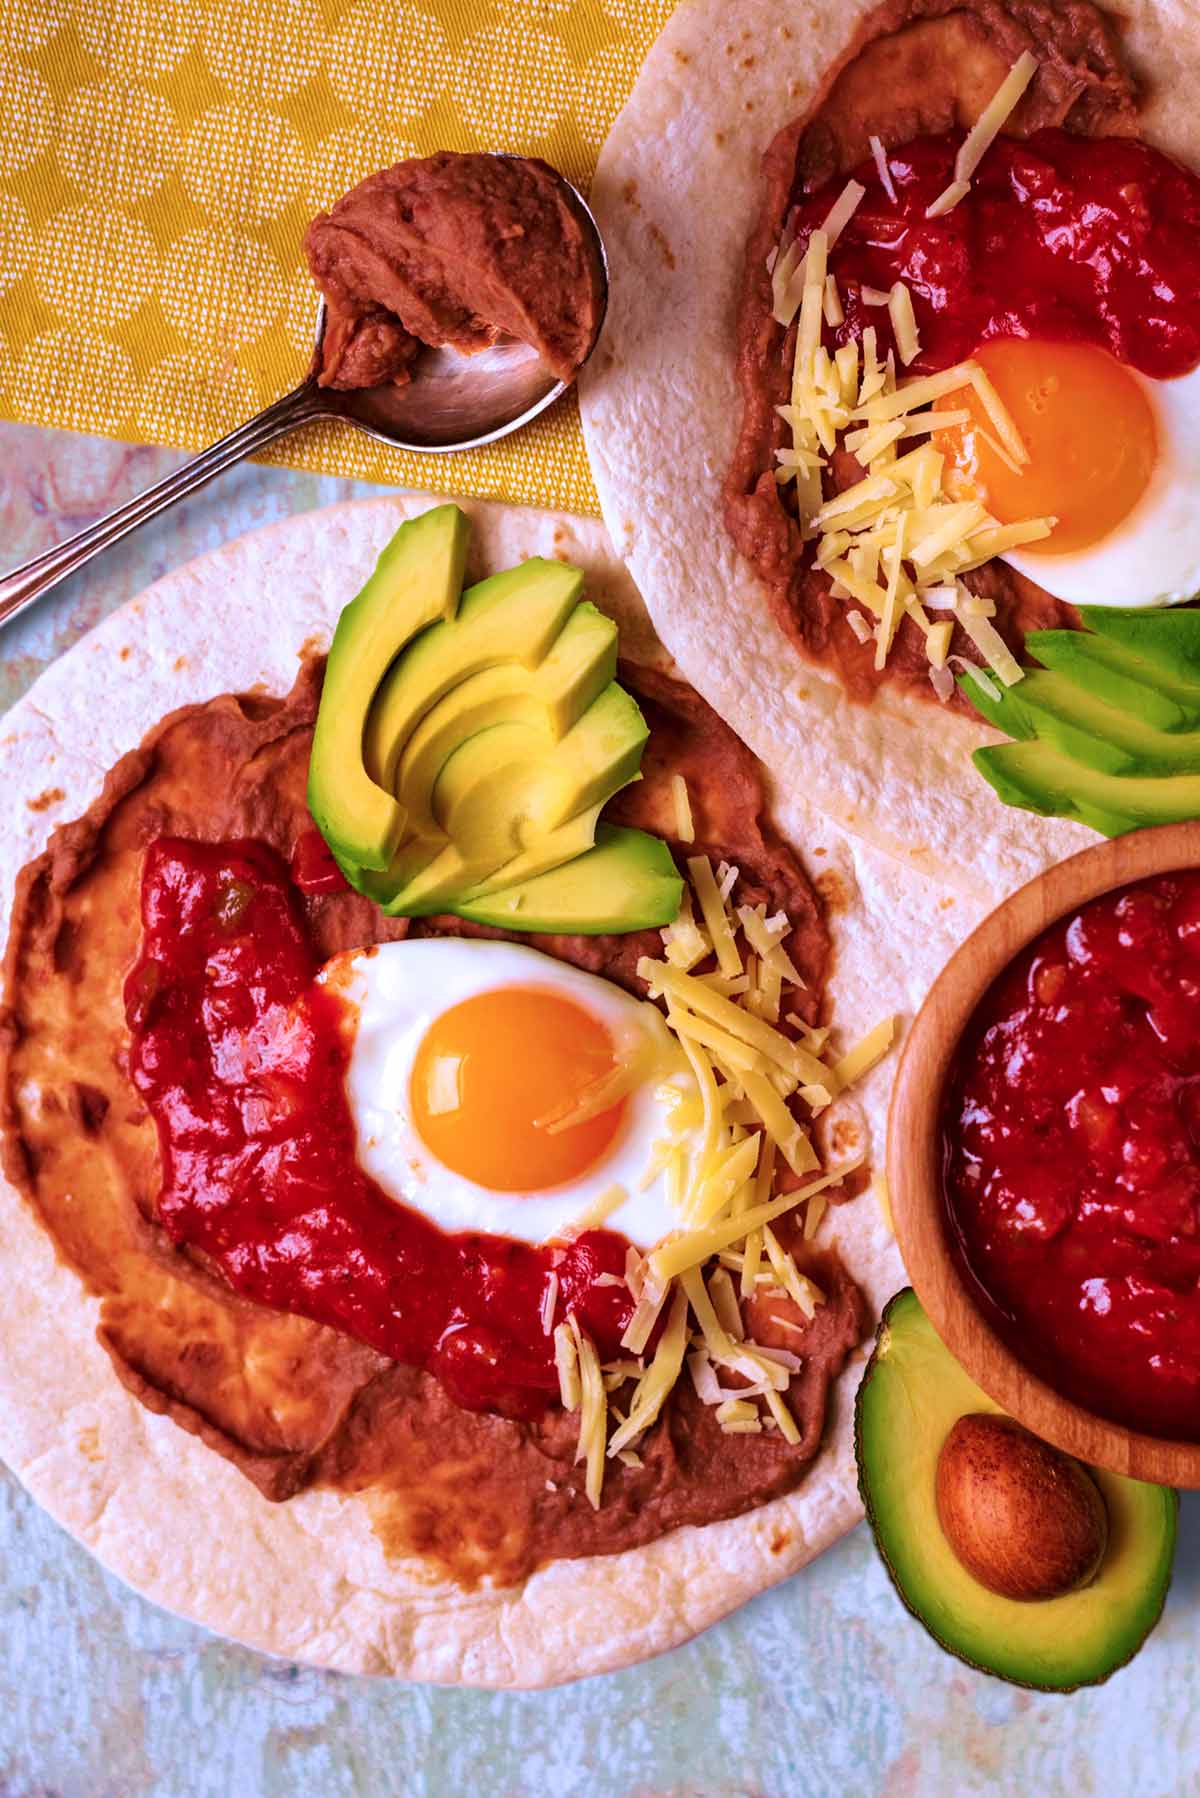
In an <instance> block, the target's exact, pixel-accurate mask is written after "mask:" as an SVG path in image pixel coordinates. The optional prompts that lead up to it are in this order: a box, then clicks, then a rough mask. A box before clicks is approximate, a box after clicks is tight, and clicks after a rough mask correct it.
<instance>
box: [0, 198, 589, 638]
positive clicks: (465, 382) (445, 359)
mask: <svg viewBox="0 0 1200 1798" xmlns="http://www.w3.org/2000/svg"><path fill="white" fill-rule="evenodd" d="M559 180H560V181H562V183H563V186H564V187H566V188H569V189H570V191H571V193H572V194H573V195H574V197H575V199H576V201H577V202H578V204H579V208H580V211H581V214H582V217H583V219H584V220H585V221H586V224H587V226H588V227H590V229H591V231H592V234H593V237H594V240H595V247H596V253H597V256H598V258H599V262H600V269H601V296H600V316H599V318H598V319H597V321H596V331H595V334H594V336H593V338H592V342H591V344H590V346H589V348H588V352H587V353H588V356H590V355H591V353H592V351H593V350H594V349H595V347H596V342H597V339H598V338H599V335H600V330H601V327H602V326H603V323H604V312H605V308H606V306H607V303H608V258H607V256H606V255H605V252H604V241H603V239H602V238H601V236H600V231H599V227H598V226H597V224H596V221H595V219H594V218H593V217H592V214H591V211H590V210H589V208H588V206H587V203H586V201H585V200H584V198H583V196H582V194H580V193H579V192H578V191H577V190H576V189H575V188H574V187H572V186H571V183H570V182H569V181H567V180H566V179H565V178H564V177H563V176H561V175H560V176H559ZM324 334H325V303H324V301H322V302H321V306H320V309H319V311H318V313H317V330H316V341H315V344H314V351H313V361H312V365H311V367H310V369H309V372H308V374H307V375H306V376H305V378H304V380H303V381H301V383H300V385H299V386H298V387H295V388H293V389H292V391H291V393H287V394H284V396H283V398H282V399H279V400H276V401H275V403H274V405H272V406H268V407H267V408H266V410H265V411H264V412H260V413H259V414H258V416H257V418H252V419H250V420H249V422H248V423H246V424H244V425H240V426H239V427H238V429H237V430H236V431H230V433H229V435H228V436H227V437H222V438H220V439H219V441H218V442H216V443H214V444H212V445H211V446H210V447H209V448H208V449H206V450H202V451H201V452H200V454H199V455H198V456H194V457H193V458H192V460H191V461H190V462H185V463H184V464H183V467H182V468H177V469H176V470H175V471H174V473H173V474H169V475H167V476H165V478H164V479H163V480H161V481H156V482H155V484H154V486H153V487H147V488H146V490H145V492H144V493H139V494H138V495H137V497H136V498H135V499H131V500H129V501H128V502H127V503H126V504H125V505H123V506H118V507H117V508H116V509H115V510H114V511H112V512H109V513H106V515H105V516H104V517H103V518H100V519H98V520H97V521H96V523H95V524H93V525H89V526H88V527H87V529H86V530H82V531H79V532H77V533H76V535H75V536H74V537H68V538H67V540H66V542H65V543H59V544H56V545H55V547H54V548H53V549H48V550H45V551H44V552H43V553H42V554H41V555H40V556H34V558H33V559H32V561H29V562H24V563H22V565H21V566H20V567H19V568H14V569H12V570H11V572H10V573H8V574H6V575H4V576H3V577H0V624H4V623H6V622H7V621H8V619H10V618H15V617H16V616H17V614H18V612H23V611H24V610H25V607H26V606H28V605H31V604H32V603H33V601H34V600H35V599H39V598H40V597H41V595H42V594H43V593H46V592H48V591H49V589H50V588H51V587H54V586H57V584H58V582H59V581H61V580H65V579H66V577H67V575H69V574H74V572H75V570H76V569H77V568H82V566H83V564H84V563H85V562H89V561H90V560H91V559H92V557H93V556H95V555H99V553H100V551H101V550H102V549H107V548H108V546H109V544H110V543H116V542H117V541H118V540H119V539H120V538H122V537H124V536H126V535H127V534H128V533H129V532H130V531H132V530H135V529H136V527H137V526H138V525H139V524H144V523H145V522H146V521H147V519H150V518H156V517H157V516H158V514H159V513H160V512H163V511H165V510H166V508H167V507H168V506H173V505H174V504H175V501H176V500H179V499H184V498H186V496H187V495H188V494H189V493H195V492H196V490H197V488H199V487H203V486H205V485H206V484H207V483H208V482H209V481H211V480H212V479H213V477H214V475H218V474H220V473H222V471H223V470H224V469H226V468H230V467H232V465H233V464H234V463H235V462H240V461H241V460H242V458H243V457H244V456H251V455H253V454H254V452H255V451H256V450H260V449H263V448H265V446H266V445H267V444H268V443H270V442H272V441H273V439H274V438H276V437H282V436H283V435H284V433H285V432H286V431H293V430H295V429H296V428H297V426H299V425H306V424H311V422H312V421H313V420H314V419H316V418H344V419H346V420H347V422H348V423H350V424H352V425H355V426H357V428H358V429H359V430H360V431H365V432H366V433H367V435H368V436H369V437H376V438H378V439H379V441H380V442H381V443H391V444H394V445H395V446H396V448H398V449H407V450H416V451H418V452H420V453H423V454H432V455H445V454H447V453H448V452H450V451H451V450H462V449H475V448H477V447H478V446H479V445H480V444H483V443H494V442H495V441H496V439H497V438H499V437H507V436H508V435H509V434H510V433H511V432H513V431H519V430H520V429H521V427H522V425H527V424H528V423H529V421H530V419H533V418H536V417H537V416H538V414H539V413H540V412H544V411H545V410H546V409H547V407H548V406H552V405H553V404H554V402H555V400H557V399H559V398H560V397H561V396H562V394H564V393H565V392H566V390H567V387H568V386H569V385H570V383H569V382H567V381H560V380H559V379H558V377H557V376H556V375H554V374H552V373H551V372H550V370H549V369H548V368H547V367H546V364H545V363H544V362H543V361H542V360H541V358H540V357H539V356H538V353H537V351H536V350H533V349H531V348H530V347H529V345H528V344H524V343H517V342H516V341H515V340H514V339H512V338H501V339H500V341H499V342H497V343H495V344H492V345H491V346H490V347H489V348H488V349H485V350H481V351H480V352H479V353H478V354H477V355H474V356H463V355H460V354H459V353H458V351H456V350H445V349H441V350H438V349H427V350H424V351H423V352H422V353H421V355H420V356H419V357H418V359H417V361H416V362H415V363H414V365H413V377H412V380H411V381H410V382H409V383H408V384H407V385H406V386H403V387H390V386H389V387H362V388H356V389H354V390H352V391H348V392H339V391H338V390H337V389H335V388H332V387H320V386H318V384H317V370H318V369H319V367H320V362H321V355H320V352H321V343H322V339H323V337H324ZM584 360H585V361H586V360H587V357H585V358H584Z"/></svg>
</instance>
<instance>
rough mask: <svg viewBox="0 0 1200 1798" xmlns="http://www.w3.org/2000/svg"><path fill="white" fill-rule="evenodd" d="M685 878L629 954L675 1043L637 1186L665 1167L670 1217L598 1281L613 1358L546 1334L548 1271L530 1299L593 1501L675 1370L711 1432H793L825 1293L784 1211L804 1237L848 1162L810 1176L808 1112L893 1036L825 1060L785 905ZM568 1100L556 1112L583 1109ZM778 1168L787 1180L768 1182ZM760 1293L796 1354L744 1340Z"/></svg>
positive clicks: (584, 1339) (726, 880)
mask: <svg viewBox="0 0 1200 1798" xmlns="http://www.w3.org/2000/svg"><path fill="white" fill-rule="evenodd" d="M689 874H690V876H691V885H692V892H693V895H694V900H695V907H694V908H693V906H692V904H690V903H689V904H687V905H685V907H684V908H683V910H682V911H681V914H680V917H679V918H678V919H676V921H675V923H674V924H672V925H669V926H667V927H666V928H665V929H664V930H663V931H662V933H661V937H662V944H663V955H662V958H661V959H655V958H653V957H649V956H644V957H643V958H642V959H641V961H640V962H639V963H638V973H639V976H640V977H641V978H642V979H643V980H644V981H645V982H646V985H647V988H648V990H649V994H650V998H651V1000H657V1001H658V1002H660V1004H662V1005H664V1006H665V1007H666V1014H667V1024H668V1028H669V1029H670V1031H671V1032H672V1034H673V1036H674V1038H675V1040H676V1042H677V1044H678V1047H679V1050H680V1051H681V1053H682V1061H681V1063H680V1065H679V1066H678V1067H675V1068H673V1069H672V1070H671V1071H670V1072H669V1073H668V1074H666V1075H665V1077H664V1078H662V1079H661V1081H660V1084H659V1085H658V1087H657V1088H656V1095H657V1096H658V1097H659V1099H660V1100H661V1101H662V1103H663V1106H664V1112H665V1117H666V1130H665V1134H664V1136H663V1139H662V1140H661V1141H658V1142H656V1143H655V1145H654V1150H653V1155H652V1157H651V1163H650V1166H649V1168H648V1169H647V1172H646V1175H645V1177H644V1179H643V1181H642V1185H643V1187H644V1186H645V1185H647V1184H649V1183H650V1182H651V1181H652V1180H655V1179H659V1178H661V1177H662V1175H663V1174H664V1172H665V1173H666V1174H667V1177H668V1192H669V1196H670V1200H671V1204H672V1208H673V1210H674V1211H675V1214H676V1216H677V1217H678V1219H679V1227H678V1228H677V1229H676V1230H675V1231H673V1232H672V1233H670V1234H669V1235H668V1236H666V1237H665V1238H663V1239H662V1240H661V1241H660V1242H659V1243H657V1244H656V1245H655V1247H654V1248H653V1249H652V1250H651V1251H650V1252H649V1253H648V1254H642V1253H641V1252H640V1251H639V1250H637V1249H635V1248H632V1247H631V1248H630V1249H629V1250H628V1252H627V1254H626V1260H625V1270H624V1274H623V1275H620V1276H619V1275H616V1274H609V1275H605V1276H603V1279H604V1282H605V1283H606V1284H611V1285H616V1286H624V1287H625V1288H627V1289H628V1292H629V1294H630V1297H631V1299H632V1302H633V1310H632V1314H631V1316H630V1318H629V1322H628V1324H627V1326H626V1328H625V1331H624V1334H623V1336H622V1338H621V1356H620V1357H619V1358H617V1359H615V1360H613V1361H610V1362H608V1363H607V1364H601V1362H600V1360H599V1357H598V1355H597V1353H596V1349H595V1345H594V1344H593V1343H592V1342H591V1340H590V1339H589V1337H588V1336H587V1334H586V1332H584V1331H583V1330H582V1329H581V1327H580V1324H579V1321H578V1319H577V1318H576V1317H575V1316H574V1315H573V1314H572V1315H570V1316H569V1317H568V1319H567V1321H566V1322H565V1323H560V1324H558V1325H557V1326H555V1324H554V1317H555V1312H556V1309H557V1307H558V1304H559V1300H560V1290H559V1283H558V1279H557V1276H556V1275H554V1274H551V1275H550V1277H549V1279H548V1282H547V1286H546V1289H545V1291H544V1294H543V1299H542V1325H543V1328H544V1330H545V1331H546V1333H547V1335H552V1337H553V1343H554V1358H555V1366H556V1369H557V1373H558V1382H559V1394H560V1398H561V1400H562V1403H563V1405H564V1407H565V1408H567V1409H568V1410H570V1411H571V1412H572V1413H574V1414H577V1416H578V1433H577V1443H576V1459H577V1461H579V1462H582V1463H583V1464H584V1467H585V1491H586V1494H587V1497H588V1499H589V1502H590V1503H592V1504H593V1505H598V1504H599V1502H600V1498H601V1494H602V1490H603V1481H604V1477H605V1474H604V1469H605V1465H606V1463H607V1462H608V1461H609V1460H615V1461H617V1463H618V1464H619V1465H620V1466H623V1467H628V1468H630V1469H635V1468H637V1467H639V1466H640V1465H641V1457H640V1456H639V1454H638V1452H637V1450H638V1447H639V1445H640V1444H641V1442H642V1439H643V1437H644V1436H645V1434H646V1432H647V1431H648V1430H650V1429H651V1428H652V1427H653V1426H654V1424H655V1422H656V1421H657V1419H658V1418H659V1416H660V1415H661V1412H662V1408H663V1405H664V1404H665V1403H666V1401H667V1398H668V1396H669V1395H670V1392H671V1390H672V1388H673V1387H674V1385H675V1382H676V1381H677V1380H678V1379H679V1377H680V1374H681V1371H682V1369H683V1367H684V1364H685V1362H686V1364H687V1368H688V1372H689V1374H690V1377H691V1379H692V1382H693V1384H694V1386H695V1388H696V1391H697V1393H698V1395H699V1397H700V1399H701V1401H702V1402H703V1403H704V1404H706V1405H711V1406H713V1407H714V1408H715V1412H716V1419H717V1422H718V1424H719V1425H720V1428H721V1429H722V1430H723V1431H724V1432H726V1433H728V1434H732V1435H737V1434H757V1433H761V1432H763V1431H775V1432H778V1433H779V1434H780V1435H782V1437H783V1438H784V1439H785V1440H786V1441H788V1442H790V1443H795V1442H798V1441H799V1440H800V1432H799V1429H798V1427H797V1424H796V1421H795V1419H794V1418H793V1416H792V1414H791V1411H790V1409H789V1407H788V1404H787V1400H786V1394H787V1391H788V1387H789V1383H790V1381H791V1380H792V1378H793V1376H794V1375H795V1373H797V1372H798V1371H799V1370H800V1369H801V1367H802V1366H803V1361H802V1358H801V1356H802V1352H803V1344H804V1334H805V1330H806V1327H807V1323H808V1322H809V1321H810V1320H811V1319H812V1318H813V1317H815V1315H816V1312H817V1309H818V1307H819V1306H821V1305H822V1304H824V1303H825V1294H824V1293H823V1292H822V1291H821V1289H820V1287H819V1286H818V1285H817V1284H816V1283H815V1282H814V1281H813V1280H812V1279H811V1278H809V1276H808V1275H807V1274H805V1273H804V1272H803V1271H802V1268H801V1266H800V1265H799V1264H798V1262H797V1260H796V1257H795V1255H794V1254H793V1253H792V1251H791V1250H790V1249H789V1248H788V1247H787V1246H786V1245H787V1241H788V1238H787V1236H786V1235H785V1234H781V1231H780V1227H779V1226H780V1220H781V1219H785V1218H792V1219H795V1220H796V1221H795V1224H793V1225H792V1226H791V1227H792V1228H793V1229H794V1231H795V1234H796V1236H797V1237H798V1238H802V1239H804V1240H808V1239H811V1237H812V1236H813V1235H814V1234H815V1233H816V1230H817V1229H818V1227H819V1225H820V1222H821V1219H822V1217H823V1215H824V1211H825V1207H826V1204H827V1202H828V1201H827V1194H828V1193H829V1191H830V1190H831V1189H832V1188H834V1187H836V1186H838V1185H839V1184H840V1183H841V1182H842V1181H844V1180H845V1179H846V1177H847V1176H848V1175H849V1174H850V1173H852V1172H853V1170H854V1169H855V1168H856V1167H857V1166H859V1165H860V1160H861V1158H859V1160H853V1161H849V1162H846V1163H844V1164H842V1165H840V1166H838V1167H836V1168H830V1169H826V1170H825V1171H824V1172H822V1171H821V1167H820V1161H819V1158H818V1156H817V1153H816V1150H815V1148H814V1146H813V1143H812V1140H811V1137H810V1133H809V1129H808V1127H807V1124H806V1123H805V1121H804V1119H805V1117H806V1116H807V1117H813V1116H815V1115H816V1114H817V1113H818V1112H819V1111H821V1110H823V1109H824V1108H826V1107H827V1106H828V1105H830V1104H831V1103H832V1102H833V1100H834V1098H835V1097H836V1096H837V1095H838V1094H840V1093H842V1092H843V1091H845V1089H846V1088H847V1087H848V1086H850V1085H851V1084H852V1083H853V1082H854V1081H855V1080H856V1079H858V1078H860V1077H861V1075H862V1074H864V1073H865V1072H867V1070H868V1069H869V1068H870V1067H872V1066H874V1064H875V1062H876V1061H877V1060H878V1059H879V1057H880V1056H881V1055H882V1054H883V1053H884V1051H885V1050H886V1048H887V1046H888V1045H889V1044H890V1042H891V1040H892V1034H893V1030H894V1021H893V1020H887V1021H885V1023H884V1024H882V1025H880V1026H877V1027H876V1029H874V1030H872V1031H871V1032H869V1033H868V1035H867V1036H866V1037H865V1038H864V1039H863V1040H862V1041H861V1042H860V1043H858V1044H857V1045H855V1046H854V1047H852V1048H851V1049H849V1050H848V1051H847V1052H846V1053H845V1054H843V1055H841V1056H840V1057H837V1056H835V1055H834V1054H833V1052H832V1051H831V1047H830V1033H829V1030H828V1028H827V1027H824V1026H823V1027H821V1028H814V1027H812V1026H810V1025H808V1024H807V1023H806V1022H805V1021H804V1019H803V1018H802V1017H800V1016H799V1014H798V1013H797V1012H796V1011H795V1010H793V1009H791V1008H790V1007H791V1006H792V1005H793V1004H795V1003H796V1002H797V1001H795V1000H792V999H790V998H785V993H787V994H789V995H790V994H793V993H799V992H801V991H802V990H803V987H804V981H803V978H802V976H801V973H800V971H799V969H798V968H797V967H796V966H795V964H794V962H793V961H792V959H791V957H790V955H789V954H788V951H787V948H786V946H785V945H787V944H788V943H789V941H790V939H791V936H792V924H791V921H790V920H789V918H788V917H787V915H786V914H785V913H784V912H776V913H775V914H774V915H772V916H768V914H767V910H766V907H765V906H763V905H761V904H760V905H755V906H750V905H746V904H739V903H738V898H737V882H738V871H737V869H736V868H731V867H728V866H726V865H725V864H724V863H722V864H721V866H720V867H719V868H717V869H715V870H714V869H713V867H712V864H711V863H710V862H709V860H708V858H707V857H705V856H696V857H693V858H692V860H691V862H690V863H689ZM722 949H724V957H723V959H722ZM704 964H708V965H707V966H705V965H704ZM713 964H715V966H714V965H713ZM698 969H700V970H701V971H697V970H698ZM735 970H736V971H735ZM781 1019H782V1022H781ZM627 1077H628V1076H627V1075H624V1074H623V1073H622V1068H621V1065H620V1064H618V1066H617V1067H616V1068H614V1069H613V1070H612V1072H611V1073H610V1074H609V1075H607V1076H605V1081H606V1082H608V1084H605V1082H597V1083H594V1088H595V1090H593V1089H589V1090H588V1092H587V1093H585V1094H584V1095H583V1101H582V1102H583V1104H584V1109H585V1111H587V1113H588V1114H589V1115H590V1107H591V1106H592V1105H594V1104H599V1103H600V1102H601V1100H603V1099H604V1098H605V1097H606V1096H607V1097H608V1099H609V1102H610V1103H611V1102H612V1094H613V1093H615V1092H616V1091H617V1090H618V1089H620V1090H624V1088H623V1085H622V1084H621V1083H622V1082H623V1080H624V1079H626V1078H627ZM580 1103H581V1101H576V1105H575V1106H574V1107H573V1108H572V1109H571V1110H570V1111H569V1112H565V1113H564V1114H563V1115H564V1116H569V1117H575V1116H577V1115H579V1109H578V1108H579V1105H580ZM553 1121H554V1122H557V1121H558V1119H557V1114H556V1116H555V1119H554V1120H553ZM783 1170H786V1171H787V1174H788V1175H790V1176H791V1178H792V1181H793V1184H794V1185H795V1190H792V1191H789V1192H780V1191H778V1190H777V1176H778V1175H779V1174H780V1173H781V1172H782V1171H783ZM808 1176H812V1177H811V1178H809V1177H808ZM797 1177H799V1179H800V1180H803V1181H804V1182H805V1183H804V1184H798V1183H796V1182H797ZM625 1196H626V1195H625V1190H624V1189H623V1188H621V1187H614V1188H611V1189H610V1190H609V1191H608V1192H606V1193H604V1194H602V1195H601V1196H600V1198H599V1199H598V1200H596V1201H595V1202H594V1203H593V1204H592V1205H591V1206H590V1207H589V1209H588V1210H587V1211H586V1212H585V1213H584V1214H583V1216H582V1217H581V1218H578V1219H576V1220H575V1223H574V1225H573V1230H574V1231H579V1230H581V1229H584V1228H590V1227H594V1226H595V1225H596V1224H599V1223H602V1222H603V1221H604V1219H605V1218H606V1217H607V1216H608V1215H610V1213H611V1211H612V1210H614V1209H615V1208H616V1207H617V1206H618V1205H619V1204H620V1203H621V1202H622V1201H623V1199H624V1198H625ZM801 1220H802V1221H801ZM764 1292H765V1294H766V1296H767V1297H768V1298H769V1299H770V1300H771V1301H772V1304H773V1310H772V1313H771V1315H772V1317H773V1319H774V1321H775V1327H776V1329H777V1330H780V1331H785V1332H790V1333H792V1334H793V1335H794V1336H795V1338H796V1345H797V1350H798V1351H799V1352H797V1353H793V1352H791V1351H790V1350H785V1349H783V1348H777V1347H768V1346H765V1345H764V1344H761V1343H758V1342H756V1341H754V1340H753V1335H752V1332H751V1331H750V1330H749V1328H748V1327H747V1315H744V1313H743V1305H744V1303H745V1301H747V1300H756V1299H760V1298H761V1297H762V1295H763V1294H764ZM654 1336H656V1337H657V1340H656V1343H655V1347H654V1352H653V1354H652V1356H650V1358H649V1361H648V1364H647V1362H646V1361H645V1359H644V1357H645V1355H646V1353H647V1350H648V1345H649V1344H650V1341H651V1338H652V1337H654ZM776 1340H778V1337H776ZM730 1379H732V1380H733V1381H734V1382H735V1383H734V1384H733V1385H732V1386H731V1385H729V1384H728V1383H727V1382H728V1381H729V1380H730ZM623 1395H625V1396H623Z"/></svg>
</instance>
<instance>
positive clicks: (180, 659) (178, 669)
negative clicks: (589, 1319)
mask: <svg viewBox="0 0 1200 1798" xmlns="http://www.w3.org/2000/svg"><path fill="white" fill-rule="evenodd" d="M171 667H172V670H173V672H174V673H176V674H182V673H183V671H184V669H185V668H186V667H187V657H186V656H176V657H175V660H174V662H172V664H171Z"/></svg>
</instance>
